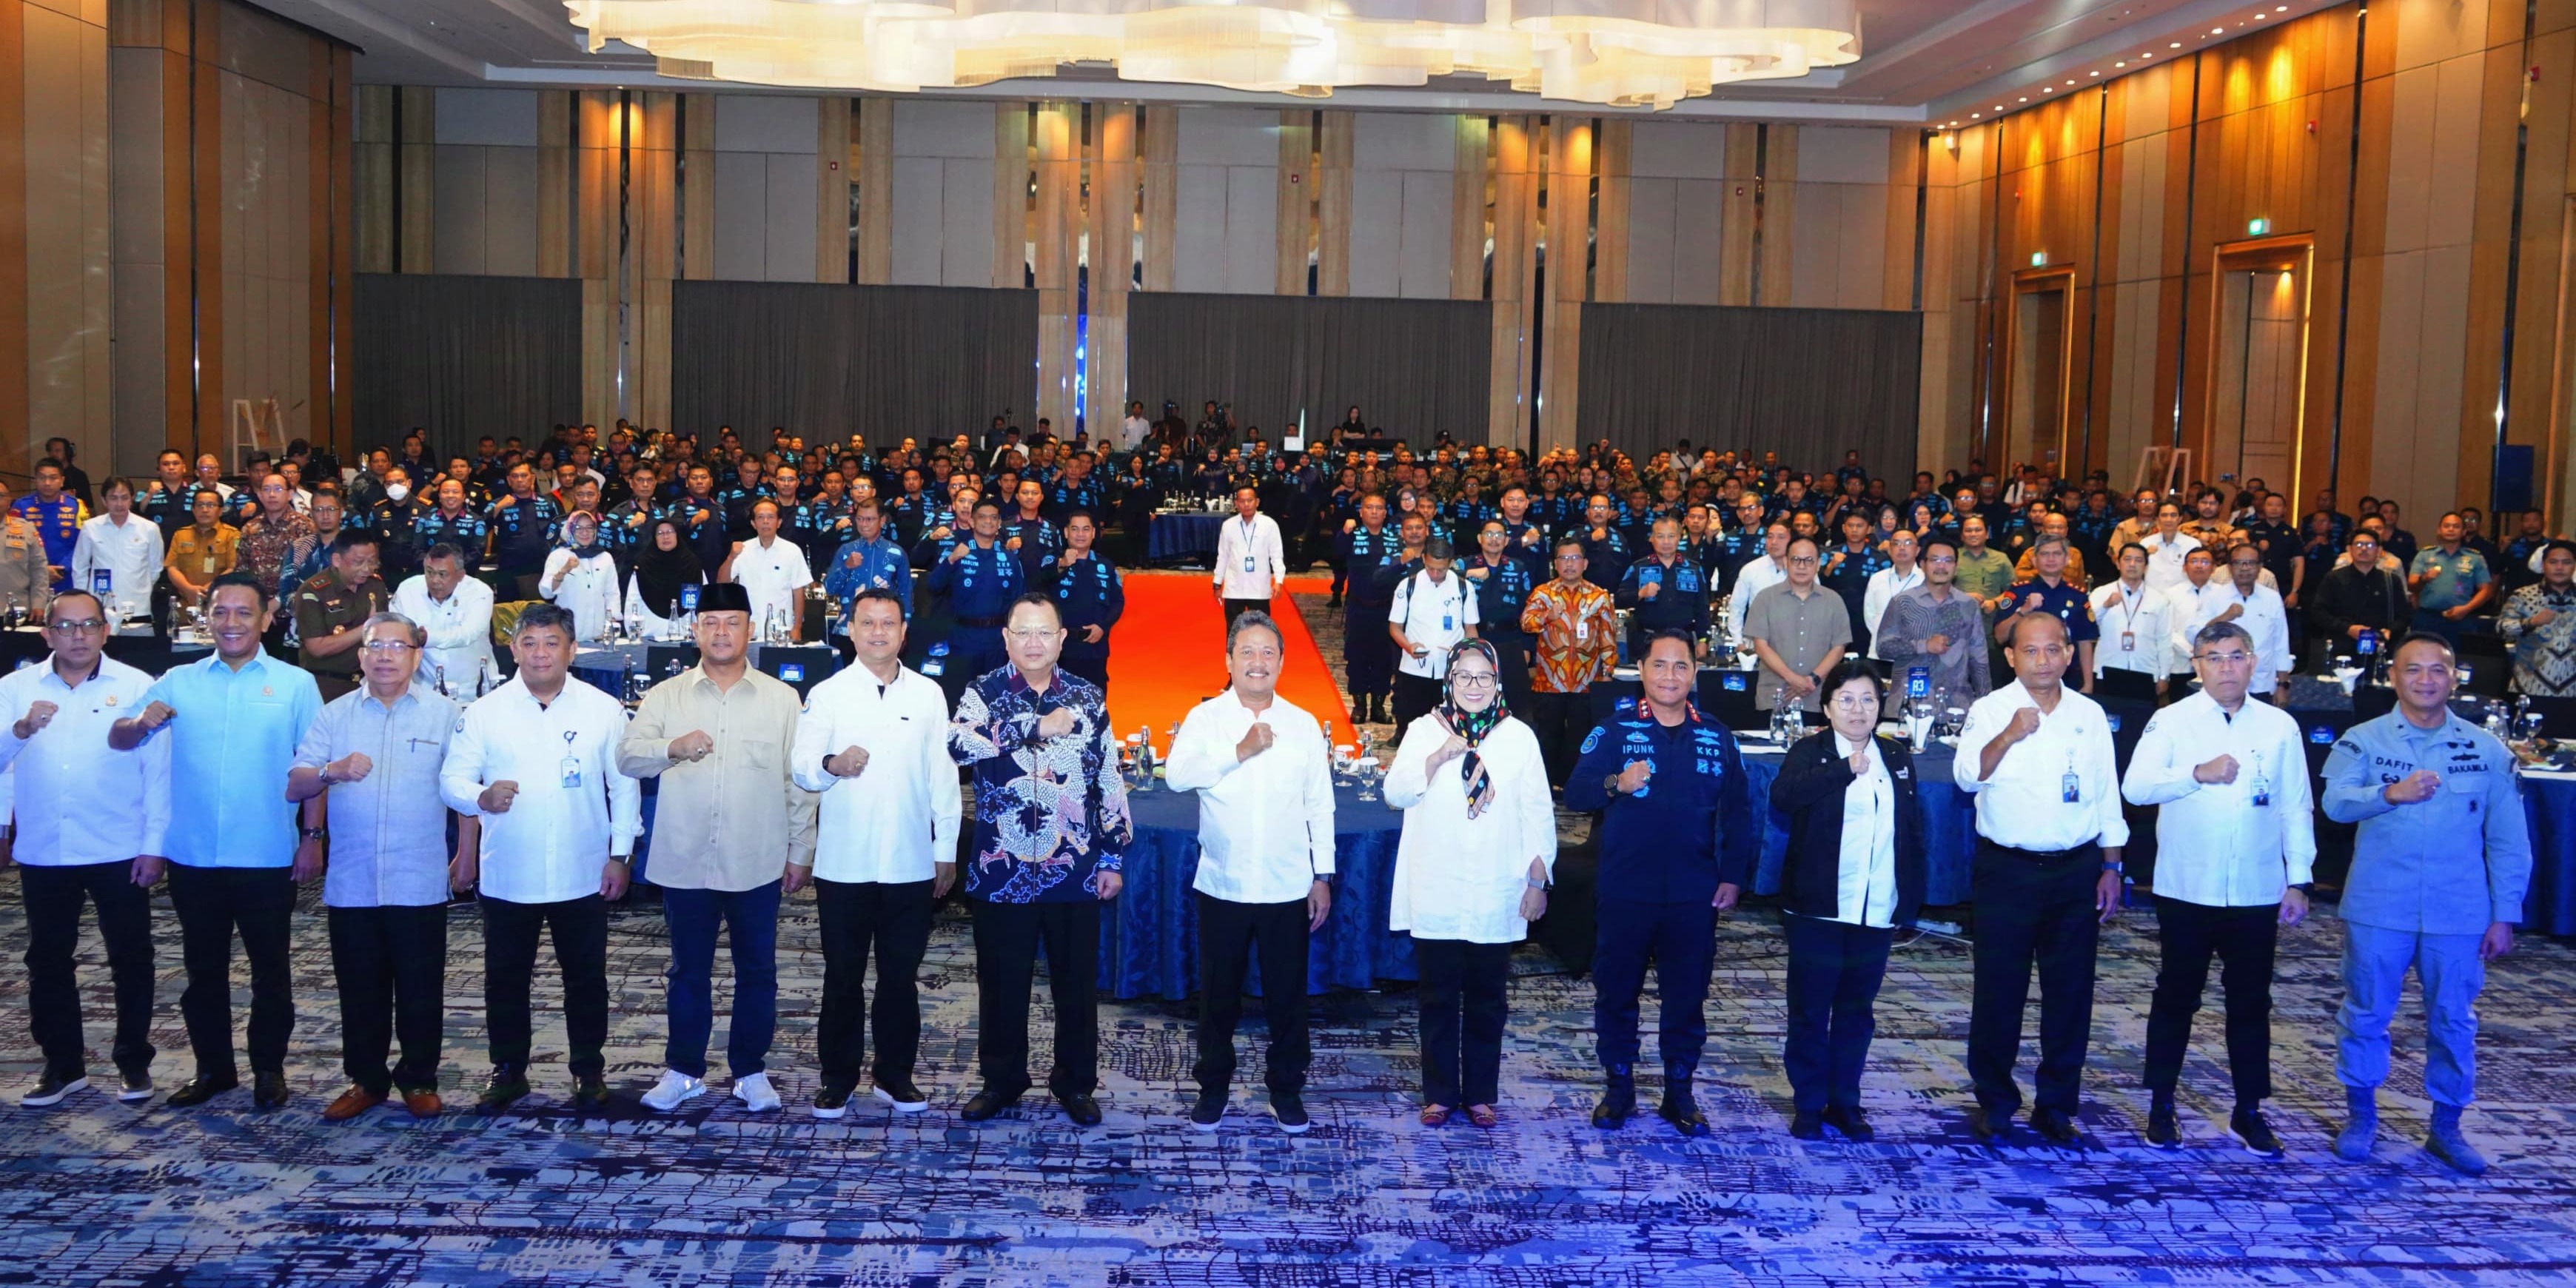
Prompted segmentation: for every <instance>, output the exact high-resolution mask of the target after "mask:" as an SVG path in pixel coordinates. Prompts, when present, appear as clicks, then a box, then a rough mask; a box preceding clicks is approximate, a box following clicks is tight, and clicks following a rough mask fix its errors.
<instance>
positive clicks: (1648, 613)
mask: <svg viewBox="0 0 2576 1288" xmlns="http://www.w3.org/2000/svg"><path fill="white" fill-rule="evenodd" d="M1681 535H1682V534H1681V530H1680V528H1679V526H1678V525H1677V524H1675V523H1674V522H1673V521H1672V520H1671V519H1657V520H1655V526H1654V528H1653V535H1652V536H1650V537H1648V538H1647V540H1648V541H1649V542H1650V543H1652V545H1653V547H1654V549H1653V553H1651V554H1648V555H1647V556H1646V557H1645V558H1643V559H1640V560H1638V561H1637V562H1635V563H1633V564H1630V565H1629V566H1628V571H1627V574H1626V575H1624V576H1622V577H1621V578H1620V579H1619V589H1618V593H1617V594H1616V595H1615V596H1614V598H1615V599H1616V601H1617V603H1618V605H1619V607H1621V608H1624V609H1627V610H1628V614H1629V615H1628V656H1630V657H1635V658H1641V657H1644V656H1645V655H1646V638H1647V637H1648V636H1650V635H1654V634H1656V633H1657V632H1660V631H1680V632H1682V633H1683V634H1685V635H1688V636H1689V637H1690V638H1691V640H1692V641H1693V643H1694V645H1696V643H1697V641H1699V640H1702V639H1705V638H1707V636H1708V581H1707V580H1706V578H1705V577H1704V576H1703V575H1702V574H1701V572H1700V568H1699V565H1698V564H1695V563H1692V562H1691V561H1690V560H1688V559H1684V558H1682V556H1681ZM1479 607H1482V606H1481V605H1480V606H1479Z"/></svg>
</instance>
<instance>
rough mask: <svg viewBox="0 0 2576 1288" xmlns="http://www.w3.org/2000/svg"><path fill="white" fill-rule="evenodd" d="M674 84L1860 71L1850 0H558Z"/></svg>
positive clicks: (1365, 81) (1638, 87)
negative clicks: (1111, 70)
mask: <svg viewBox="0 0 2576 1288" xmlns="http://www.w3.org/2000/svg"><path fill="white" fill-rule="evenodd" d="M564 7H565V8H567V9H570V10H571V11H572V21H573V23H574V25H576V26H579V27H581V28H583V29H585V30H586V31H588V32H589V33H590V36H589V43H590V48H591V49H592V50H593V51H594V52H596V51H597V50H598V49H599V48H600V47H601V46H602V45H604V44H606V43H607V42H608V41H611V40H622V41H624V42H626V43H627V44H630V45H633V46H635V47H636V48H639V49H642V50H645V51H647V52H649V53H651V54H653V55H654V56H655V58H656V59H657V60H658V62H659V69H660V71H661V73H662V74H663V75H665V76H677V77H686V78H691V79H700V80H724V81H741V82H746V83H753V84H762V85H802V86H813V87H817V88H833V89H864V90H874V91H879V92H886V93H909V92H912V91H914V90H919V89H923V88H948V87H957V86H972V85H985V84H990V83H992V82H994V81H1000V80H1010V79H1014V78H1019V77H1037V76H1053V75H1055V74H1056V69H1057V68H1058V67H1060V66H1062V65H1063V64H1066V63H1107V64H1112V65H1114V66H1115V67H1116V68H1117V69H1118V74H1119V76H1120V77H1121V78H1123V79H1126V80H1138V81H1177V82H1183V83H1188V84H1199V85H1219V86H1224V87H1226V88H1228V89H1239V90H1251V91H1256V92H1264V93H1277V94H1295V95H1300V96H1305V97H1320V96H1323V95H1328V94H1330V93H1331V92H1332V91H1334V90H1335V89H1339V88H1342V87H1344V86H1358V85H1391V86H1418V85H1422V84H1424V83H1426V82H1427V81H1429V80H1430V79H1431V78H1432V77H1435V76H1449V75H1455V74H1461V73H1463V74H1468V75H1483V76H1485V77H1487V78H1488V79H1491V80H1498V81H1508V82H1510V84H1511V87H1512V88H1513V89H1516V90H1523V91H1529V92H1534V93H1537V94H1539V95H1541V96H1543V97H1546V98H1552V99H1562V100H1566V101H1570V102H1579V103H1598V104H1602V105H1605V106H1611V107H1653V108H1665V107H1670V106H1672V105H1673V104H1674V103H1676V102H1679V101H1681V100H1682V99H1685V98H1691V97H1694V96H1696V95H1701V94H1706V93H1708V92H1709V91H1710V89H1712V88H1713V87H1715V86H1718V85H1723V84H1727V83H1729V82H1734V81H1748V80H1770V79H1778V78H1782V77H1792V76H1803V75H1805V74H1807V72H1809V71H1810V70H1812V69H1814V68H1817V67H1832V66H1838V65H1840V64H1843V63H1848V62H1851V61H1852V60H1854V59H1856V58H1858V57H1859V56H1860V15H1859V13H1858V11H1857V7H1856V0H1234V2H1231V3H1228V2H1223V0H564Z"/></svg>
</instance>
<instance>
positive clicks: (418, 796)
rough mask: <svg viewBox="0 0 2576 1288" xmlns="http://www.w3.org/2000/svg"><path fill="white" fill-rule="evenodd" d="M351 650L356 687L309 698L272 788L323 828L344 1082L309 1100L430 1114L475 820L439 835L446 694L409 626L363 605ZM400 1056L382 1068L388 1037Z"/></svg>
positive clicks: (451, 721) (326, 1114)
mask: <svg viewBox="0 0 2576 1288" xmlns="http://www.w3.org/2000/svg"><path fill="white" fill-rule="evenodd" d="M359 635H360V638H361V641H362V642H361V643H360V644H359V645H358V646H357V648H356V649H355V650H354V652H356V653H357V655H358V658H359V661H358V668H359V670H360V672H361V673H362V674H363V675H364V676H365V684H364V686H363V687H361V688H359V689H357V690H354V691H352V692H350V693H347V694H344V695H342V696H341V697H339V698H336V699H334V700H332V701H331V702H328V703H326V704H324V705H323V707H322V712H321V714H320V715H319V716H318V717H316V718H315V719H314V721H313V727H312V728H311V729H310V730H307V731H306V732H305V735H304V740H303V742H302V743H301V744H299V745H298V746H297V747H296V749H295V768H294V769H293V770H292V771H290V772H289V773H288V774H287V776H286V799H288V800H289V801H300V802H303V803H304V818H305V823H306V825H307V826H309V827H317V828H318V827H327V828H329V829H330V830H331V831H332V832H333V833H334V834H335V835H334V838H333V843H332V845H331V867H330V871H329V872H328V873H326V874H325V875H324V877H323V880H322V902H323V903H324V904H325V905H327V906H328V907H329V909H330V919H331V970H332V975H333V977H334V979H335V981H336V982H337V983H338V985H339V989H340V1052H341V1068H342V1069H343V1070H344V1071H345V1072H347V1074H348V1075H349V1089H348V1090H347V1091H344V1092H342V1093H341V1094H340V1097H339V1099H337V1100H334V1101H332V1102H331V1105H330V1107H329V1108H327V1109H325V1110H323V1111H322V1117H323V1119H324V1120H325V1121H327V1122H345V1121H347V1120H349V1119H351V1118H355V1117H357V1116H358V1115H360V1114H363V1113H365V1112H367V1111H368V1110H370V1109H373V1108H375V1107H376V1106H378V1105H381V1104H383V1103H384V1102H385V1100H386V1099H387V1098H388V1097H389V1096H391V1095H392V1094H393V1093H394V1092H396V1091H399V1092H401V1093H402V1101H403V1108H405V1109H406V1110H408V1111H410V1113H411V1116H412V1117H414V1118H431V1117H435V1116H437V1114H438V1113H439V1111H440V1110H441V1108H442V1107H443V1106H442V1104H441V1102H440V1101H439V1098H438V1065H439V1044H440V1039H441V1037H442V1035H443V1034H444V1032H445V1029H446V1024H447V897H448V892H449V891H450V890H452V889H463V888H465V884H466V883H460V882H459V881H458V878H459V877H461V876H462V875H463V874H464V871H465V869H466V867H467V866H468V863H469V862H470V861H469V860H468V858H467V857H466V856H468V855H469V854H471V853H472V852H473V850H474V847H475V845H476V843H477V835H476V828H477V822H476V820H474V819H472V818H465V819H460V820H458V822H457V834H456V848H455V850H454V851H453V852H451V851H450V850H449V849H448V846H447V821H448V817H449V815H448V810H447V802H446V801H445V800H443V799H441V798H440V796H439V792H438V772H439V768H440V766H441V765H442V764H443V763H444V761H445V758H446V755H447V743H448V738H449V736H450V735H451V734H452V733H453V732H454V730H455V728H456V704H455V703H453V702H450V701H448V700H447V698H446V697H444V696H442V695H441V694H439V693H438V691H437V690H435V689H432V688H430V687H429V686H428V685H426V684H423V683H421V680H420V648H421V641H422V631H421V629H420V626H419V624H418V623H416V622H413V621H412V620H411V619H409V618H406V617H404V616H402V615H401V614H399V613H377V614H375V615H373V616H371V617H369V618H368V619H367V621H366V623H365V624H364V625H363V626H362V627H360V628H359ZM396 1035H400V1037H401V1039H402V1059H401V1061H400V1062H399V1063H397V1064H396V1065H394V1066H393V1067H391V1068H387V1067H386V1064H385V1057H386V1056H387V1054H388V1053H389V1052H390V1050H391V1047H392V1044H393V1041H394V1038H395V1037H396Z"/></svg>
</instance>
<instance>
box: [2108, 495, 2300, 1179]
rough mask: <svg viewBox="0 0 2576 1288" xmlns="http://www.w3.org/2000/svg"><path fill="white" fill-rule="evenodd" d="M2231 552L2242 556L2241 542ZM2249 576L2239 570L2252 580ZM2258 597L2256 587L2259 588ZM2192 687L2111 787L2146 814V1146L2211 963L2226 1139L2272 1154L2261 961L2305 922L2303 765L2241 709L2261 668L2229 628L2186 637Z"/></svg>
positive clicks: (2176, 1074)
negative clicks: (2150, 876) (2152, 935)
mask: <svg viewBox="0 0 2576 1288" xmlns="http://www.w3.org/2000/svg"><path fill="white" fill-rule="evenodd" d="M2237 550H2238V552H2240V553H2246V554H2252V553H2253V552H2254V548H2253V547H2252V546H2250V545H2243V546H2238V547H2237ZM2251 578H2252V574H2250V573H2249V574H2247V579H2248V580H2251ZM2258 589H2259V587H2258ZM2191 664H2192V670H2193V671H2194V672H2196V673H2197V674H2198V675H2199V676H2200V692H2198V693H2195V694H2193V695H2191V696H2190V697H2187V698H2184V699H2183V700H2182V701H2180V702H2177V703H2175V704H2173V705H2172V706H2169V707H2166V708H2165V709H2164V710H2162V711H2159V712H2157V713H2156V714H2155V718H2154V719H2151V720H2149V721H2147V727H2146V730H2145V732H2143V733H2141V734H2139V735H2138V749H2137V751H2136V752H2134V753H2133V754H2132V755H2131V756H2130V758H2129V772H2128V774H2127V776H2126V777H2125V778H2123V779H2122V781H2121V784H2120V790H2121V792H2122V794H2124V795H2126V796H2127V797H2128V799H2129V803H2130V804H2132V805H2152V806H2156V807H2157V809H2156V867H2155V892H2156V937H2157V939H2158V940H2159V941H2160V942H2161V943H2162V945H2163V947H2164V963H2163V965H2162V966H2161V967H2160V968H2159V969H2158V970H2157V973H2156V992H2155V1001H2154V1003H2153V1004H2152V1005H2151V1006H2150V1007H2149V1009H2148V1011H2147V1068H2146V1082H2147V1090H2148V1092H2149V1093H2151V1094H2152V1096H2153V1097H2154V1101H2153V1104H2152V1106H2151V1107H2150V1108H2149V1110H2148V1113H2147V1143H2148V1144H2150V1145H2153V1146H2155V1147H2156V1148H2158V1149H2174V1148H2178V1147H2179V1146H2180V1145H2181V1144H2182V1136H2181V1133H2180V1131H2179V1130H2178V1128H2177V1126H2176V1124H2175V1121H2174V1089H2175V1087H2176V1085H2177V1084H2179V1083H2180V1081H2181V1079H2182V1062H2183V1052H2184V1049H2185V1048H2186V1047H2188V1046H2189V1045H2190V1042H2191V1020H2192V1016H2193V1015H2195V1014H2197V1013H2198V1012H2199V1010H2200V999H2201V994H2202V993H2203V992H2204V991H2205V990H2206V989H2207V988H2208V987H2209V959H2210V958H2211V957H2212V956H2215V957H2217V958H2218V960H2219V964H2220V967H2221V969H2222V971H2223V974H2222V975H2221V976H2220V980H2221V983H2222V985H2223V987H2225V989H2226V991H2227V993H2226V995H2227V1069H2228V1073H2229V1075H2230V1077H2231V1079H2232V1080H2233V1081H2234V1083H2235V1091H2236V1107H2235V1111H2234V1112H2233V1113H2232V1114H2231V1115H2229V1118H2228V1127H2227V1134H2228V1135H2229V1136H2231V1137H2233V1138H2234V1139H2235V1140H2236V1142H2237V1143H2238V1144H2240V1145H2243V1146H2244V1147H2245V1148H2246V1149H2247V1150H2249V1151H2251V1152H2252V1153H2254V1154H2256V1155H2258V1156H2261V1157H2265V1158H2274V1157H2278V1156H2279V1155H2280V1153H2281V1142H2280V1140H2279V1138H2277V1137H2275V1136H2274V1135H2273V1134H2272V1129H2271V1128H2270V1127H2269V1126H2268V1125H2266V1124H2265V1123H2264V1121H2263V1101H2264V1099H2265V1098H2266V1097H2268V1096H2270V1095H2271V1094H2272V964H2273V953H2274V949H2275V947H2276V945H2277V944H2278V942H2279V938H2280V932H2281V927H2283V926H2295V925H2297V924H2299V921H2300V919H2301V918H2303V917H2305V916H2307V913H2308V896H2307V892H2306V891H2305V890H2304V889H2302V887H2304V886H2305V885H2306V884H2307V883H2308V879H2309V875H2310V871H2311V869H2312V867H2313V866H2314V864H2315V861H2316V855H2317V838H2316V826H2315V821H2314V818H2313V817H2312V815H2311V812H2310V800H2309V795H2308V756H2307V748H2306V745H2305V743H2304V742H2303V741H2302V740H2301V738H2300V736H2299V722H2298V721H2296V720H2294V719H2291V718H2290V716H2289V714H2288V713H2287V712H2284V711H2282V710H2280V709H2279V708H2277V707H2273V706H2269V705H2267V704H2265V703H2261V702H2248V701H2246V700H2245V696H2246V693H2247V690H2248V687H2249V682H2250V681H2251V680H2252V679H2254V678H2255V677H2257V676H2258V675H2259V674H2260V673H2261V671H2262V668H2263V666H2264V665H2265V663H2264V661H2263V659H2262V657H2261V655H2260V653H2259V652H2258V651H2257V649H2256V647H2255V643H2254V638H2253V636H2252V634H2251V633H2250V632H2248V631H2247V630H2246V629H2245V628H2244V627H2243V626H2242V625H2240V624H2238V623H2236V622H2232V621H2231V622H2212V623H2210V624H2209V625H2207V626H2204V627H2202V628H2201V629H2200V631H2199V632H2198V633H2197V634H2196V635H2195V636H2194V637H2193V639H2192V658H2191Z"/></svg>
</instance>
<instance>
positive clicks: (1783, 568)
mask: <svg viewBox="0 0 2576 1288" xmlns="http://www.w3.org/2000/svg"><path fill="white" fill-rule="evenodd" d="M1787 580H1789V525H1788V524H1785V523H1774V524H1770V525H1768V526H1766V527H1764V528H1763V529H1762V556H1761V557H1760V558H1758V559H1755V560H1754V561H1753V562H1751V563H1748V564H1746V565H1744V567H1743V568H1742V569H1741V570H1739V571H1738V572H1737V573H1736V574H1735V588H1734V589H1732V590H1729V591H1728V592H1726V637H1727V638H1728V639H1731V640H1734V641H1736V642H1737V647H1739V648H1740V647H1742V645H1743V640H1744V614H1745V613H1746V612H1747V611H1748V610H1750V609H1751V608H1752V607H1753V598H1754V596H1756V595H1759V594H1761V593H1762V592H1763V591H1766V590H1769V589H1771V588H1772V587H1773V586H1777V585H1779V584H1780V583H1781V582H1784V581H1787Z"/></svg>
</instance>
